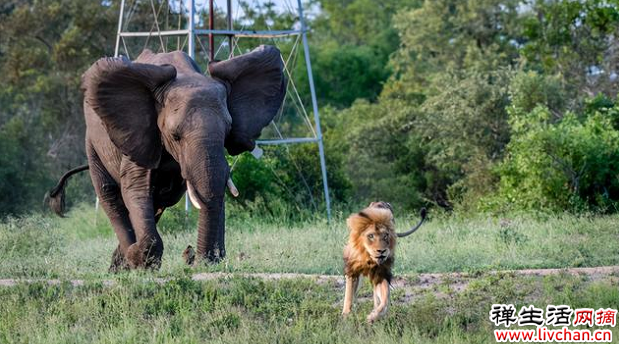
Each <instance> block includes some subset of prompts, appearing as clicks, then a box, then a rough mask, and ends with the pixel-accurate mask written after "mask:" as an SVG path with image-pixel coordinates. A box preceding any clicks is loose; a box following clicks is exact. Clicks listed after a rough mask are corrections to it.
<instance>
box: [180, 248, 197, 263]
mask: <svg viewBox="0 0 619 344" xmlns="http://www.w3.org/2000/svg"><path fill="white" fill-rule="evenodd" d="M183 260H185V263H186V264H187V265H193V263H194V261H195V260H196V251H195V250H194V249H193V247H192V246H191V245H187V248H186V249H185V250H184V251H183Z"/></svg>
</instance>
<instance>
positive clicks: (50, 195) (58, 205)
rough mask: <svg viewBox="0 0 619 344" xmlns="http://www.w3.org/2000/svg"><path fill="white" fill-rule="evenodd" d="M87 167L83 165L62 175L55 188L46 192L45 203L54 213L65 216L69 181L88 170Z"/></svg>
mask: <svg viewBox="0 0 619 344" xmlns="http://www.w3.org/2000/svg"><path fill="white" fill-rule="evenodd" d="M87 169H88V165H82V166H79V167H76V168H74V169H72V170H70V171H68V172H67V173H65V174H63V175H62V177H60V180H59V181H58V184H56V186H55V187H54V188H53V189H51V190H49V191H48V192H47V194H45V201H44V203H45V205H46V206H48V207H49V208H50V209H51V210H52V211H53V212H54V213H56V214H58V216H60V217H64V210H65V203H64V188H65V187H66V186H67V181H68V180H69V177H71V176H72V175H74V174H76V173H80V172H82V171H86V170H87Z"/></svg>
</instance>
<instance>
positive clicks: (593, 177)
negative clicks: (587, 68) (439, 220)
mask: <svg viewBox="0 0 619 344" xmlns="http://www.w3.org/2000/svg"><path fill="white" fill-rule="evenodd" d="M611 110H612V111H611ZM613 111H616V108H615V109H614V110H613V109H608V111H604V110H602V111H597V110H596V111H594V112H593V113H584V114H582V115H580V116H578V115H577V114H575V113H571V112H568V113H567V114H566V115H565V116H564V117H563V118H561V119H558V120H557V119H556V118H554V116H553V114H552V112H551V111H550V110H549V109H548V108H547V107H546V106H543V105H540V106H537V107H535V108H534V109H533V110H532V111H531V112H528V113H520V112H518V110H517V109H512V111H511V112H510V125H511V128H512V140H511V142H510V143H509V144H508V148H507V150H508V155H507V157H506V159H505V160H504V162H503V163H502V164H500V166H499V168H498V169H497V172H498V174H499V175H500V179H501V181H500V187H499V193H498V195H496V196H493V197H491V198H488V199H487V200H486V201H489V200H490V203H494V206H496V205H500V207H507V208H512V207H515V208H522V209H540V208H541V209H546V210H557V211H560V210H564V209H567V210H570V211H600V212H613V211H616V210H617V201H618V200H619V178H617V171H618V170H619V132H618V131H617V130H616V129H614V128H613V121H612V120H613V118H612V116H610V115H609V113H611V112H613ZM613 113H614V112H613ZM491 199H493V200H495V201H492V200H491ZM496 200H498V202H496Z"/></svg>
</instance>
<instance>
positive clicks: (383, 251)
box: [376, 249, 387, 255]
mask: <svg viewBox="0 0 619 344" xmlns="http://www.w3.org/2000/svg"><path fill="white" fill-rule="evenodd" d="M376 252H378V253H380V254H381V255H382V254H383V253H385V252H387V249H383V250H376Z"/></svg>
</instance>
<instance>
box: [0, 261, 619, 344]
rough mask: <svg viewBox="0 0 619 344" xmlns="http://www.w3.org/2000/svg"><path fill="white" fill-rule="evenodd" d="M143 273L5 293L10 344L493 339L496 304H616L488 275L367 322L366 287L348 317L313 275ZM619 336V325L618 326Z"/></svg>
mask: <svg viewBox="0 0 619 344" xmlns="http://www.w3.org/2000/svg"><path fill="white" fill-rule="evenodd" d="M141 277H142V276H140V274H139V273H138V274H135V275H131V276H125V277H123V278H120V279H119V282H118V284H116V285H114V286H104V285H102V284H101V283H96V282H89V283H87V284H86V285H85V286H82V287H72V286H71V285H70V284H61V285H56V286H49V285H46V284H44V283H34V284H23V285H19V286H16V287H12V288H0V301H1V302H2V307H0V342H2V343H46V344H48V343H93V342H97V343H205V342H206V343H253V344H262V343H493V342H494V338H493V337H492V330H493V329H494V328H495V327H494V324H493V323H491V322H490V321H489V319H488V312H489V310H490V308H491V305H492V304H493V303H513V304H514V305H515V306H516V307H517V308H518V309H519V308H520V307H521V306H524V305H526V306H528V305H529V304H534V305H535V306H537V307H544V308H545V305H546V304H548V303H552V304H566V305H570V306H571V307H573V308H580V307H590V308H594V309H597V308H607V307H610V308H615V309H616V308H618V307H619V291H618V289H617V286H616V285H613V283H612V282H610V281H601V282H595V283H589V282H587V280H586V279H584V278H582V277H575V276H569V275H565V276H547V277H514V276H511V275H503V276H485V277H484V276H482V277H480V278H478V279H477V281H476V282H475V283H473V284H472V285H471V286H470V287H469V288H468V289H467V290H466V291H465V292H463V293H454V292H451V291H449V289H448V287H446V286H444V287H442V289H443V290H445V291H444V292H443V293H441V294H438V296H437V294H436V291H434V290H420V291H419V293H418V295H417V297H416V298H415V299H414V300H412V301H410V302H406V303H404V302H402V301H403V298H402V294H401V293H399V292H398V290H396V291H395V292H394V293H393V303H392V307H391V309H390V312H389V314H388V316H387V318H386V319H384V320H382V321H380V322H378V323H377V324H374V325H373V326H369V325H367V324H366V323H365V316H366V315H367V314H368V313H369V311H370V309H371V307H372V305H371V301H370V295H371V294H370V290H369V288H367V287H364V288H363V289H362V290H361V294H360V296H361V297H362V298H361V300H360V302H359V303H358V306H357V307H356V308H355V309H354V310H353V313H352V315H351V317H350V318H347V319H342V318H341V316H340V312H341V302H342V298H343V291H342V290H341V288H340V287H336V286H334V285H332V284H329V283H326V284H317V283H315V282H314V281H313V280H310V279H294V280H281V281H262V280H257V279H247V278H231V279H230V278H227V279H219V280H213V281H206V282H196V281H192V280H190V279H187V278H181V279H176V280H173V281H170V282H168V283H166V284H159V283H155V282H147V281H144V279H142V278H141ZM611 329H612V330H613V334H614V336H615V338H616V336H617V335H618V334H619V333H618V330H617V328H611Z"/></svg>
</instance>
